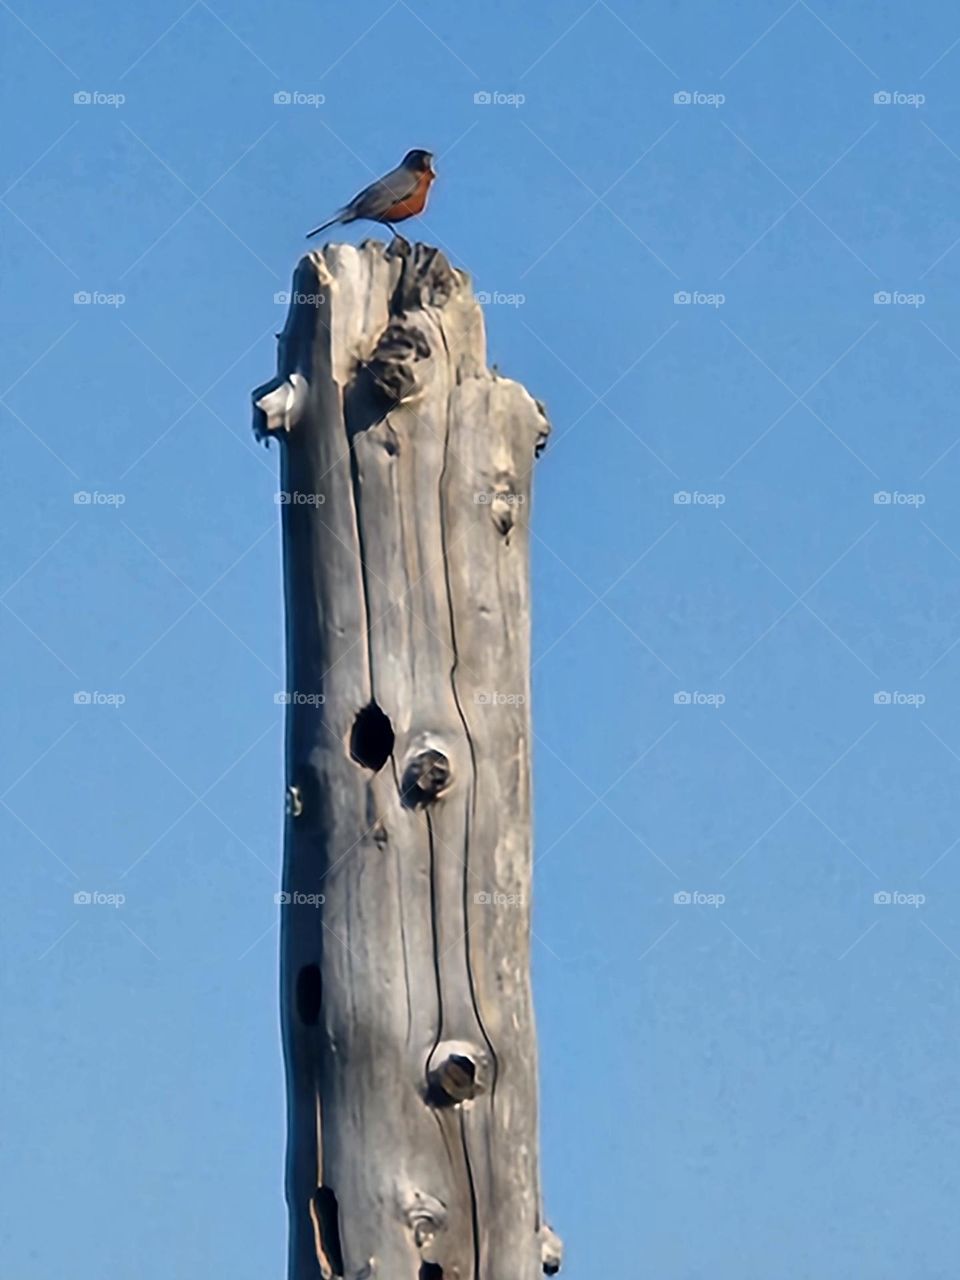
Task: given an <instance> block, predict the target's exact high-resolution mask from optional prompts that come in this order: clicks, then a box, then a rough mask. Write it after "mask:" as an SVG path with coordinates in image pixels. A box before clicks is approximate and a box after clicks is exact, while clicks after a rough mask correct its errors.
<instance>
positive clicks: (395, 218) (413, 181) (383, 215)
mask: <svg viewBox="0 0 960 1280" xmlns="http://www.w3.org/2000/svg"><path fill="white" fill-rule="evenodd" d="M436 176H437V175H436V174H435V173H434V171H433V156H432V155H431V154H430V152H429V151H408V152H407V154H406V155H405V156H404V157H403V159H402V160H401V161H400V163H399V164H398V165H397V167H396V169H391V171H390V172H389V173H387V174H384V176H383V177H382V178H378V179H377V181H376V182H371V184H370V186H369V187H364V189H363V190H362V191H361V192H360V194H359V195H356V196H354V197H353V199H352V200H351V201H350V203H349V204H347V205H344V207H343V208H342V209H341V210H340V212H339V213H338V214H337V216H336V217H335V218H331V219H330V221H329V222H324V223H322V224H321V225H320V226H319V227H315V228H314V229H313V231H309V232H308V233H307V239H308V240H309V239H310V237H311V236H316V235H319V234H320V232H321V231H326V229H327V227H332V226H333V225H334V223H336V222H356V221H358V219H369V220H370V221H371V222H382V223H383V225H384V226H385V227H390V228H391V230H392V229H393V226H392V224H393V223H395V222H403V220H404V219H405V218H412V217H414V216H415V215H416V214H418V213H422V212H423V210H424V208H425V207H426V203H427V192H428V191H429V190H430V183H431V182H433V180H434V178H435V177H436ZM396 234H397V233H396V232H394V235H396Z"/></svg>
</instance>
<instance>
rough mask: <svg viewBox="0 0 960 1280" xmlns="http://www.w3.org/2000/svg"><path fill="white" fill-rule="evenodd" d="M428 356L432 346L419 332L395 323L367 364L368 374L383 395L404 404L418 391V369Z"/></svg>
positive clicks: (397, 321) (409, 325) (387, 330)
mask: <svg viewBox="0 0 960 1280" xmlns="http://www.w3.org/2000/svg"><path fill="white" fill-rule="evenodd" d="M429 355H430V344H429V343H428V342H427V339H426V337H425V336H424V334H423V332H422V331H421V330H420V329H417V328H416V327H415V326H414V325H411V324H409V323H404V322H403V321H401V320H393V321H391V323H390V324H389V325H388V326H387V328H386V329H385V330H384V333H383V336H382V337H381V339H380V341H379V342H378V343H377V348H376V350H375V351H374V353H373V355H372V356H371V357H370V359H369V360H368V361H367V365H366V371H367V374H368V375H369V377H370V379H371V380H372V382H373V384H374V387H375V388H376V390H377V391H378V392H379V393H380V395H381V396H383V397H384V398H385V399H387V400H388V401H390V402H392V403H393V404H401V403H402V402H403V401H404V400H409V399H410V397H411V396H413V395H415V394H416V392H417V391H418V390H419V386H420V383H419V379H418V377H417V370H416V366H417V363H418V361H420V360H426V358H427V357H428V356H429Z"/></svg>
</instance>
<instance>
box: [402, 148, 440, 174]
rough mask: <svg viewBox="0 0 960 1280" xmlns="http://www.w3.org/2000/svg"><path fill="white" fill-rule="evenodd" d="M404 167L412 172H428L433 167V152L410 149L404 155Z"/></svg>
mask: <svg viewBox="0 0 960 1280" xmlns="http://www.w3.org/2000/svg"><path fill="white" fill-rule="evenodd" d="M403 167H404V168H405V169H409V170H410V171H411V172H412V173H428V172H430V171H431V170H432V169H433V153H432V152H430V151H419V150H417V151H408V152H407V154H406V155H405V156H404V157H403Z"/></svg>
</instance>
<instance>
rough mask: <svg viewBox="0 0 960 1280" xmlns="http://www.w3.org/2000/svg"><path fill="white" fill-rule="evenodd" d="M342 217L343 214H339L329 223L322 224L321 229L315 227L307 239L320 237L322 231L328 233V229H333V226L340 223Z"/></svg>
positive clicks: (309, 232)
mask: <svg viewBox="0 0 960 1280" xmlns="http://www.w3.org/2000/svg"><path fill="white" fill-rule="evenodd" d="M342 217H343V214H341V213H338V214H337V215H336V217H334V218H331V219H330V221H329V222H321V224H320V226H319V227H314V228H313V230H312V231H308V232H307V239H308V240H310V239H311V238H312V237H313V236H318V235H319V234H320V232H321V231H326V229H327V227H332V226H333V224H334V223H335V222H339V221H340V219H341V218H342Z"/></svg>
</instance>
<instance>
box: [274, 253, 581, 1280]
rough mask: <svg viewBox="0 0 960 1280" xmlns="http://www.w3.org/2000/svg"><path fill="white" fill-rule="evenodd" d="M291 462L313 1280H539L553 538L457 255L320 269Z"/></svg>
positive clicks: (299, 1109)
mask: <svg viewBox="0 0 960 1280" xmlns="http://www.w3.org/2000/svg"><path fill="white" fill-rule="evenodd" d="M278 365H279V367H278V375H277V377H276V378H275V379H273V380H272V381H271V382H270V383H268V384H266V385H265V386H264V387H261V388H259V390H258V391H257V392H255V393H254V403H255V429H256V430H257V433H258V435H259V436H260V437H261V438H267V439H269V438H273V437H277V438H280V439H281V440H282V444H283V448H282V462H281V477H282V479H281V491H282V495H283V498H284V499H285V500H284V503H283V508H282V510H283V543H284V581H285V594H286V613H287V667H288V687H289V694H290V703H289V706H288V728H287V769H288V819H287V830H286V841H285V858H284V883H283V890H284V895H285V898H286V901H285V902H284V905H283V906H282V943H281V948H282V964H281V1003H282V1016H283V1032H284V1045H285V1053H286V1064H287V1077H288V1079H287V1083H288V1098H289V1108H288V1110H289V1116H288V1120H289V1143H288V1174H287V1199H288V1204H289V1209H290V1223H291V1240H290V1270H289V1275H290V1278H291V1280H318V1277H323V1280H328V1278H329V1277H332V1276H340V1275H342V1276H346V1277H349V1278H350V1280H361V1278H363V1277H380V1278H384V1280H533V1278H534V1277H535V1276H538V1275H540V1274H541V1273H542V1272H543V1271H546V1272H547V1273H548V1274H552V1273H553V1272H554V1271H556V1270H557V1269H558V1268H559V1261H560V1246H559V1241H558V1240H557V1237H556V1236H555V1234H554V1233H553V1232H552V1231H551V1230H550V1228H549V1227H547V1226H546V1225H545V1224H544V1223H543V1221H542V1218H541V1212H540V1192H539V1171H538V1142H537V1066H536V1041H535V1032H534V1022H533V1009H532V1002H531V994H530V976H529V969H530V964H529V931H530V891H531V884H530V871H531V813H530V720H529V712H530V701H529V638H530V637H529V630H530V601H529V568H528V524H527V522H528V518H529V512H530V475H531V469H532V466H533V460H534V456H535V453H536V452H538V451H539V448H540V446H541V445H542V444H543V442H544V440H545V439H546V433H547V430H548V428H547V424H546V420H545V417H544V415H543V411H542V409H541V408H540V406H539V405H538V404H537V403H536V402H535V401H534V400H533V399H532V398H531V397H530V396H529V395H528V394H527V392H526V391H525V390H524V389H523V388H522V387H520V386H519V385H518V384H516V383H514V382H511V381H509V380H507V379H504V378H501V377H499V376H497V375H496V374H494V373H491V372H490V371H489V370H488V369H487V367H486V357H485V343H484V335H483V322H482V315H481V311H480V307H479V305H478V304H477V302H476V301H475V299H474V297H473V294H472V290H471V288H470V284H469V281H468V279H467V278H466V276H464V275H463V274H462V273H460V272H457V271H454V270H452V269H451V268H450V266H449V265H448V264H447V262H446V260H445V259H444V258H443V256H442V255H441V254H440V253H439V252H438V251H436V250H435V249H432V248H429V247H428V246H424V245H415V246H412V247H411V246H407V245H406V244H405V243H401V242H395V243H394V245H393V246H392V247H391V248H389V249H384V247H383V245H381V244H378V243H376V242H367V243H365V244H364V245H362V246H361V247H360V248H359V249H356V248H353V247H351V246H344V245H334V246H328V247H327V248H326V249H324V250H323V252H317V253H312V254H309V255H308V256H306V257H305V258H303V259H302V260H301V262H300V265H299V267H298V269H297V272H296V275H295V279H294V295H293V300H292V303H291V307H290V312H289V315H288V319H287V323H286V327H285V329H284V332H283V334H282V335H280V344H279V362H278Z"/></svg>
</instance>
